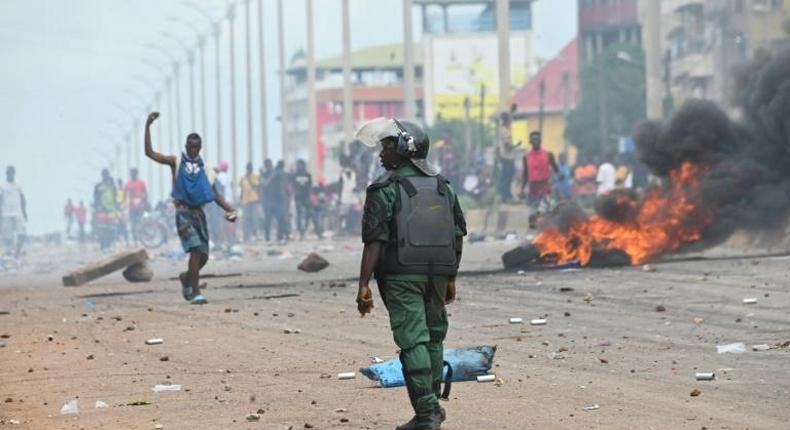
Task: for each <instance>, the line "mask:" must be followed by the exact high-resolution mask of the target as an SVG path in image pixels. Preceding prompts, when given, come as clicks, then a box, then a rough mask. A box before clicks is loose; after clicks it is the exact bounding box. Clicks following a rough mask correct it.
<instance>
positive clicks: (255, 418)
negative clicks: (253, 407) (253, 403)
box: [244, 414, 261, 423]
mask: <svg viewBox="0 0 790 430" xmlns="http://www.w3.org/2000/svg"><path fill="white" fill-rule="evenodd" d="M244 419H245V420H247V422H251V423H252V422H256V421H260V420H261V416H260V415H258V414H247V416H246V417H244Z"/></svg>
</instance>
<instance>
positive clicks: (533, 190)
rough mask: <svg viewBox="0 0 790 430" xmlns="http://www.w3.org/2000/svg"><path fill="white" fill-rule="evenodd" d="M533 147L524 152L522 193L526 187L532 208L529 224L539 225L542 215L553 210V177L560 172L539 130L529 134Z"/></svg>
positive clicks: (533, 226)
mask: <svg viewBox="0 0 790 430" xmlns="http://www.w3.org/2000/svg"><path fill="white" fill-rule="evenodd" d="M529 144H530V145H531V146H532V149H531V150H530V151H529V152H527V153H526V154H524V178H523V180H522V181H521V190H522V191H521V195H524V190H525V189H526V190H527V191H526V196H527V205H528V206H529V208H530V214H529V225H530V227H531V228H535V227H537V224H538V221H539V220H540V218H541V216H542V215H543V214H545V213H547V212H548V211H549V210H551V178H552V175H553V174H557V173H558V172H559V168H558V167H557V162H556V161H555V160H554V154H552V153H551V152H549V151H546V150H545V149H543V148H542V144H543V139H542V135H541V133H540V132H539V131H533V132H532V133H530V134H529Z"/></svg>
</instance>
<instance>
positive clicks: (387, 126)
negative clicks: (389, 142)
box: [356, 118, 400, 148]
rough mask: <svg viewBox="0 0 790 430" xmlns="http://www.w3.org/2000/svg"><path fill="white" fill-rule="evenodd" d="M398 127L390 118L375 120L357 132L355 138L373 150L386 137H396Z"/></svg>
mask: <svg viewBox="0 0 790 430" xmlns="http://www.w3.org/2000/svg"><path fill="white" fill-rule="evenodd" d="M399 134H400V133H399V130H398V126H397V125H395V122H394V121H393V120H392V119H391V118H376V119H374V120H372V121H370V122H368V123H367V124H365V125H363V126H362V128H360V129H359V130H358V131H357V134H356V138H357V139H358V140H359V141H360V142H362V143H363V144H364V145H365V146H367V147H369V148H375V147H377V146H378V144H379V142H381V141H382V140H384V139H386V138H388V137H398V135H399Z"/></svg>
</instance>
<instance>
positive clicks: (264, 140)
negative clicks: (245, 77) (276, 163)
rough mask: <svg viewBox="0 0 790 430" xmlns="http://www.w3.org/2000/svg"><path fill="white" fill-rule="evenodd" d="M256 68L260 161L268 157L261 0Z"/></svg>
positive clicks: (261, 2)
mask: <svg viewBox="0 0 790 430" xmlns="http://www.w3.org/2000/svg"><path fill="white" fill-rule="evenodd" d="M258 46H259V50H258V68H259V69H260V71H259V73H260V79H261V83H260V85H261V163H263V161H264V160H266V159H267V158H268V157H269V148H268V145H267V142H268V133H269V127H268V124H267V122H268V118H267V116H268V112H267V106H266V105H267V102H266V45H265V43H264V38H263V0H258Z"/></svg>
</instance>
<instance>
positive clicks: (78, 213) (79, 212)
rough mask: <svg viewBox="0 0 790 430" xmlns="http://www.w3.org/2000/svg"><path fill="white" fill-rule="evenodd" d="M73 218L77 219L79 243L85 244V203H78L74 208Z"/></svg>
mask: <svg viewBox="0 0 790 430" xmlns="http://www.w3.org/2000/svg"><path fill="white" fill-rule="evenodd" d="M74 217H75V218H76V219H77V227H78V228H79V233H80V237H79V239H80V243H85V221H87V220H88V209H87V208H85V202H83V201H80V205H79V206H77V207H76V208H74Z"/></svg>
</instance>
